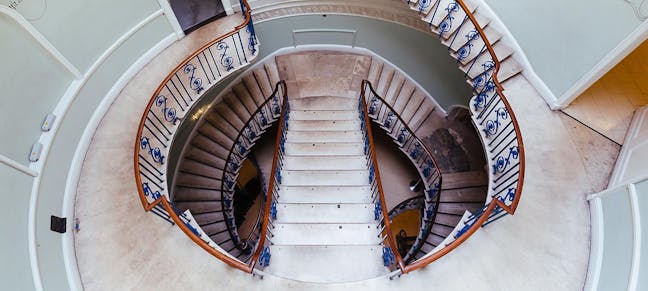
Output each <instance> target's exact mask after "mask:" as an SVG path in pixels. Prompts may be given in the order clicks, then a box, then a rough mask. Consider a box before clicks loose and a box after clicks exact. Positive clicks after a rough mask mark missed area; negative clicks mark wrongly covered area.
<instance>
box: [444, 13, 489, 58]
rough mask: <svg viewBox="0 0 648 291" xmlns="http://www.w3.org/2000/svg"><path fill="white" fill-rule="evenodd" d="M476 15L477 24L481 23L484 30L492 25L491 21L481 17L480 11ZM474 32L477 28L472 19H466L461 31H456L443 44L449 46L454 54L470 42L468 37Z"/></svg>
mask: <svg viewBox="0 0 648 291" xmlns="http://www.w3.org/2000/svg"><path fill="white" fill-rule="evenodd" d="M474 15H475V18H476V19H477V23H479V26H480V27H481V28H482V29H483V28H484V27H486V25H488V24H489V23H490V19H488V18H487V17H485V16H483V15H481V14H480V13H479V11H477V12H476V13H474ZM473 31H476V30H475V26H474V25H473V23H472V22H471V21H470V19H466V22H465V23H464V25H462V26H461V28H460V29H459V30H456V31H455V32H454V33H453V34H452V35H451V36H449V37H448V38H447V39H445V40H443V41H442V43H443V44H444V45H445V46H447V47H448V48H449V49H450V50H452V52H456V51H457V50H458V49H459V48H460V47H462V46H463V45H464V44H466V43H467V42H468V40H469V37H468V36H470V35H471V34H472V32H473Z"/></svg>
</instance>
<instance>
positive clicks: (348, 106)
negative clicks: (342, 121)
mask: <svg viewBox="0 0 648 291" xmlns="http://www.w3.org/2000/svg"><path fill="white" fill-rule="evenodd" d="M289 102H290V109H291V110H293V109H294V110H358V100H357V99H355V98H348V97H334V96H316V97H304V98H298V99H292V100H290V101H289Z"/></svg>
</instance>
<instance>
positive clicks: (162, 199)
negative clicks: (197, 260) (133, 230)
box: [133, 0, 278, 273]
mask: <svg viewBox="0 0 648 291" xmlns="http://www.w3.org/2000/svg"><path fill="white" fill-rule="evenodd" d="M241 3H242V4H243V6H244V7H245V9H244V10H243V14H244V20H243V22H242V23H241V24H239V25H237V26H236V27H235V28H234V29H232V30H231V31H230V32H228V33H225V34H223V35H220V36H218V37H216V38H214V39H213V40H211V41H209V42H208V43H206V44H205V45H203V46H202V47H200V48H199V49H198V50H196V51H194V52H193V53H192V54H191V55H189V56H188V57H186V58H185V59H184V60H183V61H182V62H180V63H179V64H178V65H177V66H176V67H174V68H173V69H172V71H171V72H170V73H169V74H168V75H167V76H166V77H165V78H164V79H163V81H162V82H161V83H160V85H159V86H158V87H157V89H156V90H155V92H154V94H153V95H152V97H151V99H150V100H149V102H148V104H147V105H146V108H145V110H144V113H143V115H142V117H141V119H140V122H139V125H138V130H137V134H136V139H135V149H134V155H133V168H134V172H135V181H136V184H137V190H138V196H139V198H140V202H141V203H142V206H143V208H144V210H145V211H147V212H148V211H151V210H153V208H155V207H156V206H158V205H161V206H162V207H163V208H164V210H165V211H166V212H167V213H165V214H166V215H168V217H169V219H170V220H171V221H172V222H173V223H175V224H177V225H178V227H180V229H181V230H182V231H183V232H184V233H185V234H186V235H187V236H189V238H190V239H191V240H192V241H194V242H195V243H196V244H197V245H199V246H200V247H201V248H203V249H204V250H205V251H207V252H208V253H210V254H211V255H213V256H214V257H216V258H218V259H220V260H221V261H223V262H225V263H226V264H228V265H230V266H231V267H234V268H236V269H239V270H241V271H244V272H247V273H252V266H251V265H248V264H245V263H243V262H241V261H239V260H236V259H234V258H232V257H230V256H228V255H226V254H224V253H222V252H220V251H219V250H217V249H215V248H213V247H211V246H210V245H209V244H208V243H207V242H205V241H204V240H203V239H201V238H200V237H199V235H197V234H196V233H195V232H194V231H195V230H193V229H191V228H190V226H188V225H187V224H185V222H184V221H183V220H182V219H181V218H180V217H179V216H178V214H177V213H176V211H175V209H174V207H173V205H171V202H169V201H168V200H167V196H165V195H164V194H163V193H161V192H165V187H168V186H167V185H165V184H164V183H165V182H166V173H164V169H162V170H159V169H157V168H155V167H152V166H151V168H152V170H151V169H149V168H146V170H147V172H143V170H141V169H140V163H141V160H140V157H141V155H142V149H143V148H142V137H143V132H144V129H145V126H146V123H147V120H152V119H151V118H153V117H154V118H157V121H158V122H159V123H158V124H162V121H161V120H160V118H159V117H157V116H153V117H151V116H149V113H151V112H152V108H153V106H154V104H156V102H159V101H158V100H159V99H158V97H160V96H161V95H160V93H161V92H162V91H163V90H164V89H165V87H166V86H167V85H168V84H169V82H170V81H171V83H173V81H172V79H173V78H174V76H175V77H176V78H177V79H178V81H179V82H180V83H179V84H180V85H181V86H183V87H181V88H183V89H184V90H185V92H187V95H186V96H183V95H182V92H181V91H180V90H179V89H177V90H178V91H177V92H180V96H179V97H180V98H182V99H181V100H182V101H183V102H184V104H185V105H186V108H185V107H183V106H182V103H181V102H179V101H178V100H179V99H177V98H176V96H175V95H174V96H173V98H174V99H175V101H176V102H177V104H178V105H179V106H180V108H181V109H183V110H186V111H188V109H189V108H190V107H191V106H192V105H193V104H195V100H194V99H193V98H192V94H190V93H189V91H188V90H187V88H186V87H185V84H184V83H182V81H180V80H179V77H178V72H179V71H181V69H183V67H184V68H185V74H189V73H188V72H187V70H186V68H187V67H186V66H187V65H188V64H190V63H191V62H192V60H194V58H197V60H198V62H200V61H201V59H200V57H199V56H200V55H201V54H203V56H204V61H205V62H207V65H210V64H209V60H207V57H206V53H205V52H207V51H209V53H210V54H211V51H210V48H211V47H212V46H213V45H214V44H218V43H223V42H225V41H226V39H228V38H230V37H231V38H232V41H233V43H232V44H233V46H234V49H236V50H237V55H238V57H239V64H238V65H240V66H238V65H234V66H232V65H231V64H230V65H229V67H228V68H227V71H226V72H223V73H222V74H221V73H220V72H219V76H218V77H219V78H220V79H218V78H216V76H215V74H214V72H211V74H212V76H213V79H214V82H218V81H220V80H222V78H224V77H225V76H227V75H229V73H231V72H233V71H235V70H236V69H240V68H243V67H244V66H245V65H247V64H249V60H248V59H247V58H248V54H249V58H250V60H251V59H252V58H253V57H256V47H255V46H256V45H258V44H257V42H256V36H255V35H254V31H253V28H252V27H251V25H252V22H251V21H252V15H251V9H250V5H249V3H248V2H247V0H241ZM246 28H247V29H248V31H247V32H244V31H243V30H244V29H246ZM241 33H247V36H249V41H248V40H246V41H245V43H246V44H247V45H248V46H247V47H246V46H245V45H244V42H243V40H242V37H241ZM237 34H238V40H237V39H235V37H234V36H235V35H237ZM239 44H240V45H239ZM226 45H227V44H226ZM228 48H229V47H228ZM246 49H247V51H246ZM226 50H227V48H226ZM239 50H240V52H241V54H242V56H243V59H244V60H245V62H243V61H242V59H241V55H239V54H238V53H239ZM224 55H225V53H223V56H224ZM223 56H221V62H220V64H221V65H227V64H226V63H223ZM212 59H213V63H214V64H215V65H218V64H217V63H216V59H215V58H214V57H213V56H212ZM200 66H203V64H202V62H201V63H200ZM235 66H236V67H235ZM195 69H197V68H194V71H195ZM210 69H211V68H210ZM202 70H203V71H204V76H205V77H206V79H207V80H208V81H210V83H211V79H210V76H209V75H208V73H207V70H206V69H205V68H204V67H202ZM190 73H191V76H190V78H189V79H188V80H189V84H187V85H188V86H191V85H200V86H202V85H201V84H202V83H201V82H202V80H201V79H198V78H197V77H196V78H194V75H193V72H191V71H190ZM197 82H200V83H197ZM173 85H174V86H175V85H176V84H173ZM277 86H278V85H277ZM190 89H194V88H190ZM199 89H200V90H197V92H198V93H197V94H200V92H201V91H202V89H203V88H202V87H200V88H199ZM169 92H171V90H170V89H169ZM275 93H276V90H275ZM185 97H187V98H189V99H190V100H191V102H193V103H191V104H189V102H186V100H185ZM194 97H195V96H194ZM198 98H199V97H196V100H197V99H198ZM165 101H166V99H165ZM158 106H159V105H158ZM166 106H167V104H166V102H165V103H164V110H163V111H162V113H163V115H164V116H163V117H162V119H165V118H167V117H169V116H171V117H173V118H172V119H174V121H173V126H175V122H176V121H177V119H176V118H175V117H176V116H175V114H176V111H175V108H166ZM168 109H173V110H174V111H170V110H168ZM167 110H168V111H167ZM186 111H183V112H186ZM170 112H172V113H170ZM178 119H179V118H178ZM167 121H168V120H167ZM151 122H152V121H151ZM152 125H153V126H154V127H155V128H156V129H157V130H158V131H160V132H162V129H160V128H158V125H156V124H155V123H153V124H152ZM160 127H162V128H163V129H165V130H166V132H168V134H169V135H170V136H171V137H173V136H174V132H173V133H172V132H171V131H170V130H169V129H168V128H166V127H163V126H160ZM149 131H151V132H152V130H151V129H149ZM153 136H154V137H156V138H158V137H157V136H155V134H153ZM166 138H167V141H170V138H168V137H166ZM165 149H166V146H165ZM152 150H153V149H152V148H150V145H149V151H152ZM156 150H158V152H159V151H161V150H160V149H159V148H156ZM162 158H164V157H162ZM145 161H146V160H145ZM146 162H147V163H149V166H150V165H151V164H150V162H148V161H146ZM152 172H156V173H155V174H156V175H159V176H162V177H164V179H162V178H159V177H156V178H157V180H155V179H152V178H150V177H149V176H148V175H146V174H145V173H148V174H149V175H151V173H152ZM143 175H144V176H145V177H146V178H147V179H148V181H149V182H150V181H156V182H158V183H159V184H161V185H160V186H158V188H159V189H160V190H159V191H153V190H151V189H144V186H143V183H142V182H143V179H142V176H143ZM152 183H155V182H152ZM167 193H168V192H167ZM147 195H151V196H152V197H153V198H154V200H153V201H152V202H148V200H147V198H146V197H147Z"/></svg>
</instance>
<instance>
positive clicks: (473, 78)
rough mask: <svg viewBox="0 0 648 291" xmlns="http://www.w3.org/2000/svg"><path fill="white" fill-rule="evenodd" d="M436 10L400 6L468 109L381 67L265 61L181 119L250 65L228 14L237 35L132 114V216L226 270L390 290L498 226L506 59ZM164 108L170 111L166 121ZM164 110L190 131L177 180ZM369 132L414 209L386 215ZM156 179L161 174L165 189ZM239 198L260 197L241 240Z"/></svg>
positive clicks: (512, 125) (511, 168)
mask: <svg viewBox="0 0 648 291" xmlns="http://www.w3.org/2000/svg"><path fill="white" fill-rule="evenodd" d="M445 2H447V3H445ZM445 2H444V1H442V0H440V1H437V2H435V3H429V2H426V1H423V2H420V3H415V2H411V1H409V2H408V3H410V5H412V6H411V7H412V8H413V9H415V10H417V11H418V12H419V13H420V14H421V15H424V17H423V20H425V21H426V22H428V23H430V25H431V26H432V27H433V32H434V33H438V34H439V36H440V38H441V39H442V42H443V43H444V44H446V45H447V46H448V47H449V48H450V52H451V56H452V57H454V58H455V59H456V60H457V62H458V64H459V66H460V69H461V70H463V71H464V72H465V77H466V79H467V81H468V84H469V85H471V86H472V88H473V91H474V94H475V95H474V97H473V98H472V100H471V102H470V104H469V107H468V108H459V107H457V108H452V109H451V110H450V115H448V113H447V111H446V110H444V109H443V108H441V107H440V106H438V104H437V103H436V102H435V101H434V97H433V96H429V95H428V94H427V93H426V92H425V90H423V89H422V88H420V86H418V85H417V84H416V82H414V81H413V80H412V79H411V78H409V77H408V76H407V75H406V74H405V73H403V72H402V71H400V70H398V69H397V68H394V67H393V66H392V65H390V64H389V63H387V62H384V61H383V60H381V59H380V58H378V57H371V56H366V55H361V54H354V53H349V52H333V51H301V52H298V53H292V54H286V55H279V56H276V57H271V58H269V59H267V60H265V61H264V62H263V63H260V64H256V65H255V66H254V67H253V68H252V69H250V70H248V71H247V73H245V74H243V75H242V76H241V77H239V78H237V79H236V80H235V81H234V82H232V83H231V85H230V86H229V87H227V88H226V89H225V90H224V91H223V92H222V93H221V95H220V97H219V98H217V99H216V100H215V102H213V103H212V104H211V105H209V106H205V107H200V108H192V106H191V105H193V104H194V103H195V102H196V100H198V99H200V97H201V93H202V92H203V91H204V90H208V89H209V88H210V87H211V86H213V84H214V83H216V82H218V80H219V77H223V75H225V76H226V75H228V74H230V73H232V72H233V71H235V70H236V66H237V65H238V66H239V68H241V67H243V66H246V65H247V64H249V63H251V62H252V61H253V60H254V59H255V57H256V53H257V47H258V42H257V39H256V36H255V33H254V28H253V24H252V21H251V18H250V16H249V9H250V8H249V6H248V5H247V3H246V2H245V1H243V2H242V7H244V12H245V14H244V16H246V17H245V22H244V23H243V24H242V25H240V26H238V27H236V28H235V30H234V31H233V32H232V33H230V34H227V35H224V36H223V37H221V38H218V39H216V40H214V41H212V42H210V43H209V44H208V45H206V46H204V47H203V48H202V49H201V51H199V52H196V53H194V54H193V55H192V56H191V57H190V58H189V59H188V60H186V61H185V63H184V64H181V65H179V66H178V67H177V68H176V72H175V73H174V74H171V75H169V76H168V77H167V79H166V80H165V81H164V82H163V84H162V85H161V86H160V87H159V88H158V90H157V92H156V96H155V98H154V99H152V100H151V103H149V105H148V108H147V114H146V115H145V116H144V117H143V118H142V121H141V123H140V130H139V132H138V138H137V143H138V146H137V147H136V153H135V157H136V160H135V163H136V178H137V183H138V187H139V189H140V199H141V201H142V204H143V205H144V208H145V209H146V210H147V211H151V212H152V213H154V214H156V215H158V216H160V217H161V218H163V219H165V220H167V221H169V222H170V223H172V224H177V225H178V226H179V227H180V228H181V229H182V231H183V232H184V233H185V234H187V235H188V236H189V237H190V238H191V240H193V241H194V242H195V243H196V244H198V245H199V246H200V247H202V248H203V249H204V250H206V251H207V252H208V253H210V254H212V255H213V256H215V257H217V258H219V259H221V260H223V261H225V262H226V263H227V264H229V265H230V266H232V267H235V268H238V269H240V270H243V271H245V272H249V273H253V274H256V275H259V276H264V275H265V274H272V275H274V276H277V277H282V278H287V279H292V280H296V281H302V282H320V283H332V282H350V281H360V280H365V279H369V278H374V277H379V276H389V277H390V278H394V277H396V276H398V275H400V274H404V273H408V272H411V271H414V270H417V269H419V268H421V267H423V266H425V265H427V264H429V263H431V262H433V261H435V260H437V259H439V258H440V257H442V256H444V255H445V254H447V253H448V252H450V251H451V250H453V249H454V248H456V247H458V246H459V245H460V244H461V243H462V242H463V241H465V240H466V239H468V237H470V236H471V235H472V234H473V233H474V232H475V231H477V229H478V228H479V227H483V226H486V225H488V224H490V223H492V222H494V221H497V220H499V219H501V218H502V217H504V216H505V215H507V214H513V213H514V212H515V209H516V207H517V203H518V202H519V198H520V193H521V187H522V180H523V177H524V164H523V161H524V150H523V145H522V140H521V135H520V133H519V126H518V125H517V122H516V119H515V115H514V113H513V112H512V110H511V108H510V105H509V104H508V102H507V100H506V99H505V97H504V94H503V89H502V85H501V82H502V81H503V80H506V79H508V78H510V77H512V76H513V75H515V74H517V73H518V72H519V66H516V64H517V63H516V62H515V61H514V59H512V58H510V55H511V51H510V49H507V48H506V47H505V46H503V45H501V44H500V43H498V42H497V41H498V40H499V38H500V37H498V36H497V33H496V32H488V29H489V27H488V26H486V28H484V27H483V26H484V25H482V24H481V22H479V21H478V16H476V15H474V14H472V12H474V10H475V7H474V6H471V5H470V3H469V4H466V3H464V2H462V1H445ZM430 5H431V6H430ZM444 7H445V8H444ZM438 11H441V12H439V13H440V14H439V15H440V16H439V18H440V19H437V18H435V17H437V12H438ZM443 11H445V12H443ZM484 22H486V23H487V21H484ZM489 33H490V35H489ZM462 35H463V36H462ZM489 37H490V38H492V39H494V41H493V42H491V41H489ZM493 43H495V45H493ZM477 47H481V49H479V50H476V49H475V48H477ZM228 50H229V51H230V53H229V54H228ZM232 50H233V51H235V52H236V55H234V54H232V53H231V51H232ZM214 51H216V56H217V57H214ZM504 59H505V60H507V61H506V62H502V61H501V60H504ZM221 71H223V72H222V73H221ZM216 75H218V77H217V76H216ZM187 99H188V100H187ZM172 100H173V101H175V104H176V105H178V107H179V108H176V107H175V106H170V104H173V103H172ZM180 100H182V102H181V101H180ZM183 103H184V105H185V106H184V107H183V105H182V104H183ZM154 106H155V107H158V108H156V110H153V109H154ZM178 109H179V110H178ZM157 111H160V113H157ZM179 111H181V112H182V113H183V114H182V115H183V116H185V117H186V116H191V117H192V118H193V119H197V120H198V122H197V123H196V126H195V127H194V128H193V130H192V132H191V134H190V135H189V138H188V139H187V140H186V142H184V143H182V144H181V146H182V149H181V150H179V151H175V152H180V157H179V158H178V159H177V160H178V163H177V166H176V167H175V168H164V167H162V168H161V167H160V165H161V166H164V165H165V160H167V159H168V158H169V157H168V156H167V155H168V153H169V152H170V149H169V147H170V145H175V146H177V145H178V143H177V141H176V142H175V143H172V142H173V141H172V139H173V137H174V133H173V131H175V130H176V129H177V128H178V121H180V120H181V119H182V118H181V116H179V115H178V112H179ZM169 124H170V125H169ZM274 126H276V130H274V129H273V127H274ZM375 132H382V134H383V139H382V140H384V141H388V142H387V143H388V144H391V145H392V146H394V147H395V148H396V149H398V150H399V151H400V152H401V153H402V154H403V156H401V157H404V160H406V161H408V162H409V164H410V165H411V166H412V168H413V169H415V171H416V172H417V173H418V175H419V178H418V179H417V181H415V183H414V184H415V186H417V185H420V188H421V189H422V190H421V191H422V193H419V195H416V196H415V197H413V198H414V199H412V197H406V198H405V199H393V197H392V199H393V200H396V201H397V203H394V205H389V204H388V203H387V201H388V200H387V197H388V196H389V195H390V193H389V191H386V190H385V189H388V187H389V186H388V185H386V184H384V183H383V180H382V178H381V177H386V176H388V175H387V174H382V175H381V166H380V160H381V159H380V156H379V155H378V153H377V150H376V148H377V146H376V141H377V140H378V139H377V138H376V136H378V134H376V133H375ZM269 133H274V134H275V143H274V148H273V152H272V155H271V158H269V157H267V156H263V155H259V154H258V151H255V147H256V146H257V142H260V141H261V140H262V137H263V136H264V135H267V134H269ZM478 142H480V143H481V145H482V147H480V146H478V144H479V143H478ZM462 152H463V155H462V154H461V153H462ZM255 154H256V155H258V156H255ZM270 160H271V162H270V163H269V164H270V166H269V167H268V161H270ZM440 161H441V162H440ZM250 162H252V164H255V165H254V167H253V168H256V170H255V171H254V172H256V174H255V175H253V176H255V177H258V178H257V180H258V181H259V182H258V183H257V185H256V186H254V184H252V186H249V187H248V184H249V183H248V182H250V180H251V179H243V177H244V176H245V173H246V172H247V170H246V171H243V169H244V168H248V169H249V168H250V166H249V164H250ZM246 164H247V167H246ZM264 169H266V170H264ZM383 170H384V169H383ZM167 172H169V173H170V172H173V175H172V180H167V175H166V173H167ZM383 172H390V169H387V170H386V171H383ZM390 174H393V173H390ZM169 176H170V175H169ZM396 176H397V174H396ZM265 181H268V182H267V183H265ZM407 183H409V181H404V184H407ZM405 188H406V187H405ZM416 188H417V187H414V189H415V190H416ZM245 189H263V190H262V191H261V192H262V195H260V196H257V199H259V198H261V199H262V201H261V203H260V204H261V205H260V206H259V207H258V208H257V212H258V215H256V216H255V215H252V216H251V217H256V219H252V220H253V221H254V223H253V224H252V225H253V226H252V228H251V229H248V230H246V234H245V235H243V236H242V235H241V233H240V232H239V230H240V227H241V225H242V223H241V222H240V221H239V222H238V223H237V221H236V220H237V217H239V219H241V218H243V217H250V215H248V213H247V212H248V211H249V209H251V205H250V206H249V207H242V208H237V207H236V205H239V207H241V206H240V205H243V204H245V203H242V202H239V203H237V202H236V201H235V199H236V197H237V196H238V197H242V196H241V195H243V193H244V192H245V191H244V190H245ZM388 190H391V189H388ZM403 190H405V191H406V190H407V189H403ZM252 192H254V191H252ZM239 199H241V198H239ZM254 200H256V199H254ZM248 204H249V203H248ZM252 204H254V203H252ZM394 206H395V207H396V208H393V211H392V214H391V215H390V214H389V211H388V209H389V208H391V207H394ZM244 208H248V211H245V210H242V209H244ZM412 208H418V209H419V211H420V212H419V213H420V215H419V217H418V220H419V225H418V226H419V230H418V233H416V236H407V237H405V240H407V246H406V247H403V246H398V245H397V242H396V239H395V237H396V236H397V235H398V234H400V232H395V230H394V229H392V227H391V220H392V218H393V217H392V216H396V215H397V214H398V212H399V211H401V210H403V211H404V210H410V209H412ZM242 212H243V213H242ZM261 218H262V219H261ZM404 236H405V235H403V236H401V238H403V237H404ZM304 270H309V271H307V272H305V271H304Z"/></svg>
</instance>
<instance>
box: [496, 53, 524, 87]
mask: <svg viewBox="0 0 648 291" xmlns="http://www.w3.org/2000/svg"><path fill="white" fill-rule="evenodd" d="M522 70H524V67H523V66H522V64H520V63H519V62H518V61H517V60H516V59H515V58H514V57H509V58H507V59H506V60H505V61H504V62H502V64H501V65H500V70H499V72H498V73H497V79H498V80H499V81H500V83H504V82H505V81H506V80H508V79H510V78H512V77H514V76H515V75H517V74H519V73H520V72H522Z"/></svg>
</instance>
